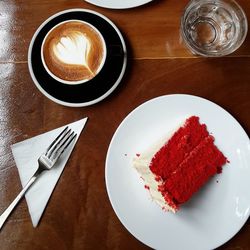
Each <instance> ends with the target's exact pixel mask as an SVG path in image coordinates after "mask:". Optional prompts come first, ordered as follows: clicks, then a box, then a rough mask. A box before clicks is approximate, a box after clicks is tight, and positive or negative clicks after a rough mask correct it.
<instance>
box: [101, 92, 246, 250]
mask: <svg viewBox="0 0 250 250" xmlns="http://www.w3.org/2000/svg"><path fill="white" fill-rule="evenodd" d="M189 115H197V116H199V117H200V120H201V122H203V123H206V124H207V127H208V130H209V131H210V132H211V133H212V134H213V135H214V136H215V139H216V141H215V143H216V145H217V146H218V147H219V149H221V151H222V152H223V153H224V154H225V155H226V156H227V157H228V159H229V160H230V164H227V165H226V166H225V167H224V168H223V173H222V174H220V175H217V176H215V177H214V178H212V179H211V180H210V181H209V183H207V185H205V187H203V188H202V189H201V190H200V191H199V192H198V193H197V194H196V195H195V196H194V197H193V198H192V199H191V201H190V202H188V203H187V204H186V205H184V206H183V207H182V208H181V210H180V211H179V212H178V213H177V214H172V213H171V212H164V211H162V210H161V208H159V207H158V205H156V204H155V203H154V202H152V200H151V199H150V195H149V193H148V191H147V190H146V189H145V188H144V185H143V181H142V180H141V179H140V176H139V175H138V173H137V172H136V170H135V169H133V167H132V162H131V161H132V158H133V157H134V156H135V154H136V153H139V152H140V151H142V150H144V149H146V148H147V146H149V145H151V143H153V142H154V140H155V139H156V138H158V137H159V136H160V135H161V134H162V133H165V132H166V131H167V130H169V129H171V127H172V126H173V125H174V124H175V122H176V121H177V120H179V119H181V118H183V117H186V116H189ZM105 178H106V186H107V191H108V195H109V198H110V201H111V204H112V206H113V209H114V210H115V213H116V214H117V216H118V217H119V219H120V221H121V222H122V224H123V225H124V226H125V227H126V228H127V229H128V231H129V232H130V233H131V234H133V235H134V236H135V237H136V238H137V239H138V240H140V241H142V242H143V243H145V244H146V245H148V246H150V247H152V248H155V249H175V250H178V249H180V250H183V249H185V250H188V249H191V250H195V249H197V250H202V249H214V248H216V247H218V246H220V245H222V244H223V243H225V242H227V241H228V240H229V239H231V238H232V237H233V236H234V235H235V234H236V233H237V232H238V231H239V230H240V228H241V227H242V226H243V225H244V223H245V222H246V220H247V219H248V217H249V213H250V181H249V180H250V142H249V138H248V136H247V134H246V133H245V131H244V130H243V129H242V127H241V126H240V124H239V123H238V122H237V121H236V120H235V119H234V118H233V117H232V116H231V115H230V114H229V113H228V112H226V111H225V110H224V109H222V108H221V107H219V106H218V105H216V104H214V103H212V102H210V101H208V100H205V99H202V98H199V97H195V96H189V95H168V96H162V97H159V98H155V99H153V100H150V101H148V102H146V103H144V104H142V105H141V106H139V107H138V108H136V109H135V110H134V111H133V112H131V113H130V114H129V115H128V116H127V117H126V118H125V119H124V121H123V122H122V123H121V125H120V126H119V128H118V129H117V131H116V132H115V134H114V136H113V138H112V141H111V143H110V146H109V149H108V153H107V159H106V170H105Z"/></svg>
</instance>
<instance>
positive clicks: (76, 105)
mask: <svg viewBox="0 0 250 250" xmlns="http://www.w3.org/2000/svg"><path fill="white" fill-rule="evenodd" d="M70 12H87V13H91V14H94V15H97V16H99V17H101V18H103V19H104V20H105V21H107V22H108V23H109V24H110V25H111V26H112V28H113V29H114V30H115V32H116V33H117V35H118V36H119V38H120V40H121V45H122V48H123V53H124V58H123V65H122V69H121V71H120V75H119V77H118V78H117V79H116V81H115V82H114V84H113V85H112V87H111V88H110V89H109V90H108V91H107V92H105V93H104V94H103V95H101V96H100V97H98V98H96V99H93V100H91V101H88V102H81V103H71V102H66V101H62V100H60V99H57V98H56V97H54V96H52V95H50V94H49V93H48V92H47V91H46V90H45V89H43V88H42V87H41V85H40V83H39V82H38V80H37V79H36V76H35V74H34V72H33V68H32V62H31V54H32V49H33V45H34V41H35V39H36V37H37V35H38V34H39V33H40V31H41V29H42V28H43V27H44V26H45V25H46V24H47V23H49V22H50V21H51V20H53V19H54V18H56V17H58V16H60V15H63V14H66V13H70ZM100 32H101V31H100ZM126 67H127V48H126V44H125V40H124V38H123V36H122V34H121V32H120V30H119V29H118V28H117V26H116V25H115V24H114V23H113V22H112V21H111V20H110V19H109V18H108V17H106V16H104V15H103V14H101V13H99V12H97V11H93V10H89V9H82V8H73V9H67V10H63V11H60V12H57V13H55V14H54V15H52V16H50V17H49V18H47V19H46V20H45V21H44V22H43V23H42V24H41V25H40V26H39V27H38V28H37V30H36V31H35V33H34V35H33V37H32V39H31V42H30V45H29V49H28V69H29V73H30V76H31V78H32V80H33V82H34V84H35V85H36V87H37V88H38V90H39V91H40V92H41V93H42V94H43V95H44V96H46V97H47V98H48V99H50V100H51V101H53V102H55V103H58V104H60V105H63V106H67V107H86V106H90V105H93V104H96V103H98V102H100V101H102V100H103V99H105V98H106V97H108V96H109V95H110V94H111V93H112V92H113V91H114V90H115V89H116V88H117V86H118V85H119V83H120V82H121V80H122V78H123V76H124V74H125V70H126Z"/></svg>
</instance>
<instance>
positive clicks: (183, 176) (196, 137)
mask: <svg viewBox="0 0 250 250" xmlns="http://www.w3.org/2000/svg"><path fill="white" fill-rule="evenodd" d="M214 140H215V139H214V137H213V136H212V135H211V134H209V132H208V131H207V127H206V125H205V124H200V122H199V117H197V116H191V117H190V118H188V119H187V120H186V121H185V122H184V124H183V125H182V126H181V127H179V129H178V130H177V131H176V132H174V133H173V134H172V135H171V137H170V138H167V140H166V139H165V141H164V142H161V143H159V144H158V145H156V146H154V147H153V148H152V149H151V150H149V151H148V152H146V153H142V154H137V157H136V158H135V159H134V167H135V168H136V169H137V171H138V172H139V173H140V175H141V177H142V178H143V180H144V181H145V187H146V188H147V189H149V191H150V193H151V196H152V198H153V200H155V201H156V202H157V203H158V204H159V205H161V206H162V207H163V208H164V209H170V210H172V211H173V212H175V211H177V210H178V209H179V207H180V206H181V205H182V204H183V203H185V202H187V201H188V200H189V199H190V198H191V197H192V195H193V194H194V193H196V192H197V191H198V190H199V189H200V188H201V187H202V186H203V185H204V184H205V183H206V182H207V181H208V180H209V179H210V178H211V177H212V176H214V175H215V174H217V173H221V171H222V166H223V165H224V164H225V163H226V162H227V158H226V157H225V156H224V155H223V153H222V152H221V151H220V150H219V149H218V148H217V147H216V146H215V144H214Z"/></svg>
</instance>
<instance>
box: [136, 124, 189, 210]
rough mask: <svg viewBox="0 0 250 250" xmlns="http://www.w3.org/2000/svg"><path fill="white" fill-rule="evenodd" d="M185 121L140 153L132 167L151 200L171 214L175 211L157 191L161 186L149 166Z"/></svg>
mask: <svg viewBox="0 0 250 250" xmlns="http://www.w3.org/2000/svg"><path fill="white" fill-rule="evenodd" d="M185 120H186V119H184V120H182V121H181V122H179V123H178V124H177V125H176V126H175V129H173V130H171V131H169V132H168V133H167V134H165V136H163V137H162V139H161V140H159V141H157V142H156V143H155V144H154V145H152V146H151V147H149V148H148V149H147V150H146V151H145V152H141V153H140V154H139V155H138V156H136V157H134V159H133V167H134V168H135V169H136V170H137V172H138V173H139V174H140V176H141V178H142V179H143V181H144V183H145V185H146V186H148V187H149V192H150V195H151V197H152V200H153V201H155V202H156V203H157V204H158V205H159V206H161V207H162V208H163V209H165V210H170V211H172V212H176V211H175V209H173V208H172V207H170V206H169V205H168V203H167V202H166V201H165V199H164V197H163V196H162V194H161V192H159V191H158V186H159V184H161V182H160V181H156V180H155V178H156V176H155V175H154V174H153V173H152V172H151V170H150V168H149V166H150V163H151V160H152V158H153V156H154V155H155V154H156V152H157V151H159V150H160V148H161V147H162V146H164V144H166V143H167V141H168V140H169V139H170V138H171V137H172V136H173V134H174V133H175V131H177V130H178V129H179V128H180V127H181V126H183V124H184V122H185Z"/></svg>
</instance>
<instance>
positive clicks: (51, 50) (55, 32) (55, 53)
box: [41, 20, 106, 83]
mask: <svg viewBox="0 0 250 250" xmlns="http://www.w3.org/2000/svg"><path fill="white" fill-rule="evenodd" d="M41 54H42V61H43V64H44V67H45V68H46V70H47V72H48V73H49V74H50V75H51V76H52V77H53V78H55V79H56V80H58V81H61V82H63V83H81V82H86V81H88V80H90V79H92V78H93V77H95V76H96V75H97V74H98V73H99V71H100V70H101V68H102V66H103V64H104V61H105V57H106V47H105V42H104V39H103V37H102V35H101V34H100V33H99V31H97V29H96V28H94V27H93V26H92V25H90V24H88V23H86V22H82V21H76V20H71V21H66V22H63V23H60V24H58V25H57V26H55V27H54V28H53V29H52V30H51V31H50V32H49V33H48V34H47V36H46V37H45V39H44V41H43V45H42V51H41Z"/></svg>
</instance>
